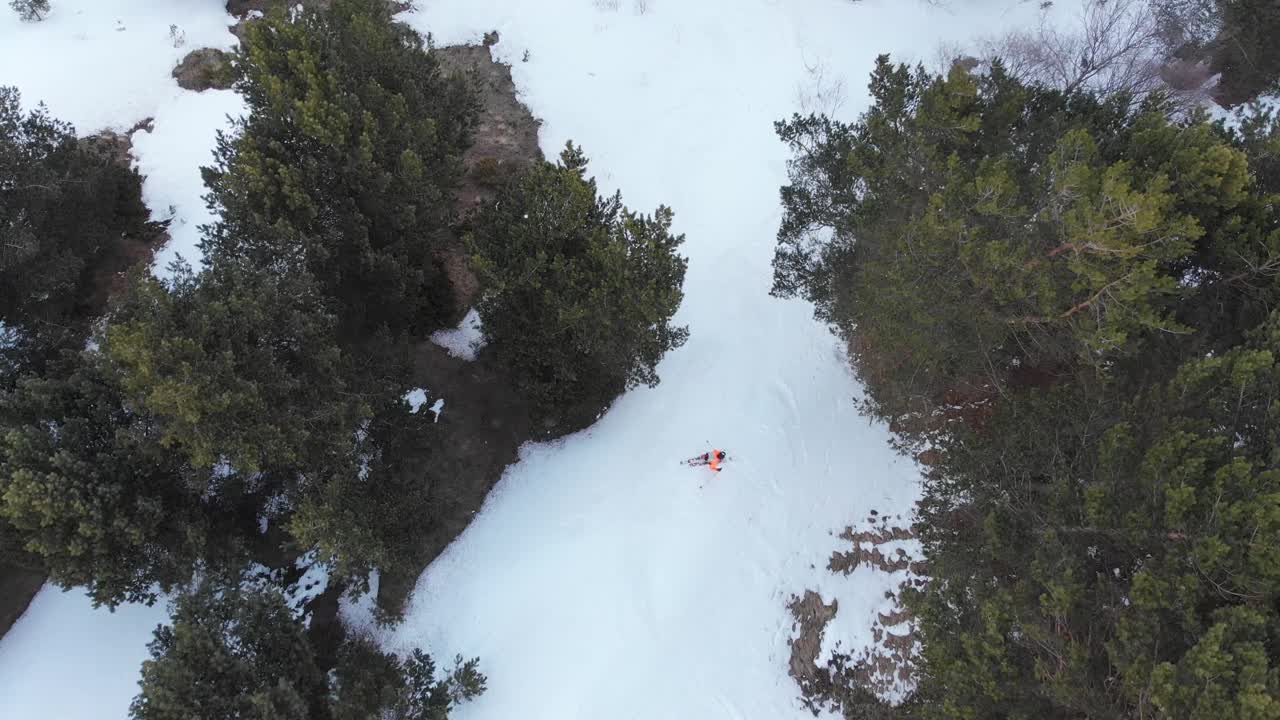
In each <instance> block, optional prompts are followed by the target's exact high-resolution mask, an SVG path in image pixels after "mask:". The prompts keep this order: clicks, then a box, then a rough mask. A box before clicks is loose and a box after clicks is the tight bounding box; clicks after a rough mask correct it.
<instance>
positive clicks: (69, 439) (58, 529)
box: [0, 357, 234, 605]
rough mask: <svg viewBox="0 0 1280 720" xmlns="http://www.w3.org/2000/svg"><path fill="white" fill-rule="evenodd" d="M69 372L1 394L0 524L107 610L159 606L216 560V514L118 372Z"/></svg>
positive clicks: (82, 368)
mask: <svg viewBox="0 0 1280 720" xmlns="http://www.w3.org/2000/svg"><path fill="white" fill-rule="evenodd" d="M67 362H68V363H69V364H70V366H71V367H70V369H69V370H67V371H65V372H58V373H50V374H49V376H47V377H44V378H36V377H26V378H24V379H23V380H22V382H21V383H20V384H19V385H18V387H17V388H16V389H15V390H14V391H13V392H11V393H8V394H0V415H2V416H3V417H5V418H6V420H7V427H6V428H4V429H3V431H2V432H0V516H3V518H4V519H5V520H6V521H7V522H9V523H12V526H13V527H14V528H16V530H17V531H18V537H19V538H20V539H21V542H22V545H23V548H24V549H25V550H26V551H28V552H30V553H33V554H34V555H35V556H36V557H38V558H39V559H40V560H41V561H42V563H43V564H44V565H45V566H46V567H47V568H48V569H49V572H50V573H51V576H52V578H53V580H55V581H56V582H58V583H59V584H61V585H63V586H64V587H67V588H70V587H74V586H77V585H84V586H87V587H88V588H89V591H90V594H91V595H92V597H93V598H94V601H95V602H97V603H106V604H111V605H114V604H116V603H119V602H123V601H139V600H142V601H150V600H153V599H154V598H155V597H156V593H155V586H157V585H158V586H159V587H160V588H161V589H162V590H167V589H170V588H172V587H174V586H175V585H177V584H180V583H183V582H185V581H186V580H188V579H189V578H190V576H191V573H192V572H193V571H194V568H195V567H196V565H197V564H198V562H199V560H200V559H201V558H202V557H204V556H205V555H204V551H205V543H206V541H207V540H208V538H209V535H210V532H211V530H212V528H211V527H210V521H209V518H208V514H212V513H211V512H209V511H211V510H212V508H211V507H210V506H211V505H213V504H215V503H214V502H209V503H206V502H205V501H202V499H201V497H200V495H199V494H198V493H196V492H193V490H192V489H191V488H190V482H191V480H192V479H193V478H192V477H190V476H189V475H188V474H187V473H186V469H185V467H184V465H183V464H182V463H181V462H180V461H179V460H178V459H177V458H175V457H174V456H173V454H172V453H170V452H168V451H166V450H165V449H164V448H163V447H162V446H161V445H160V443H159V438H158V437H157V434H156V431H155V428H154V426H153V425H152V424H151V423H150V422H149V421H148V419H147V418H145V417H142V416H139V415H138V414H137V413H135V412H134V411H133V410H132V409H131V408H130V406H129V404H128V403H127V402H126V401H125V399H124V396H123V393H122V391H121V389H120V386H119V380H118V378H116V377H115V376H114V374H113V372H112V370H111V368H110V367H109V366H108V365H106V364H105V363H103V362H101V359H100V358H93V357H88V358H83V359H82V358H71V359H69V360H68V361H67ZM214 547H215V548H218V549H217V550H216V551H215V554H220V553H224V552H225V553H227V554H234V550H233V546H232V543H229V542H227V541H226V540H222V541H219V542H218V543H217V544H216V545H215V546H214ZM211 557H212V556H211Z"/></svg>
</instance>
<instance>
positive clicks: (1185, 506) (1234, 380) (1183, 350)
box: [775, 59, 1280, 718]
mask: <svg viewBox="0 0 1280 720" xmlns="http://www.w3.org/2000/svg"><path fill="white" fill-rule="evenodd" d="M871 90H872V95H873V97H874V98H875V105H874V106H873V107H872V108H871V109H870V110H869V111H868V112H867V113H866V114H865V115H864V116H863V117H862V118H861V119H860V120H859V121H858V122H857V123H853V124H848V125H846V124H842V123H838V122H834V121H831V120H829V119H827V118H821V117H809V118H799V117H797V118H793V120H792V121H790V122H788V123H781V124H780V125H779V131H780V133H781V135H782V137H783V138H784V139H785V140H786V141H788V142H789V143H791V144H792V147H793V149H794V150H795V151H796V154H797V155H796V158H795V160H794V161H793V163H792V167H791V184H790V185H788V186H787V187H786V188H784V189H783V201H784V206H785V208H786V211H787V212H786V215H785V217H784V221H783V226H782V228H781V230H780V232H779V245H778V252H777V254H776V256H775V292H776V293H777V294H779V295H784V296H785V295H800V296H803V297H806V298H809V299H811V300H813V301H814V302H815V305H816V308H817V313H818V316H819V317H820V318H821V319H823V320H826V321H828V322H831V323H832V324H834V325H835V326H836V327H837V329H838V330H839V332H840V333H841V334H842V336H843V337H844V339H845V340H846V341H847V342H848V343H849V345H850V348H851V350H852V351H853V360H854V362H855V367H856V369H857V370H858V372H859V373H860V375H861V376H862V377H863V379H864V381H865V384H866V387H867V390H868V394H869V396H870V401H869V403H868V406H869V409H870V410H871V411H873V412H875V413H878V414H880V415H881V416H884V417H886V418H890V419H892V420H894V421H896V422H895V424H894V425H893V428H894V431H895V439H896V440H897V441H898V442H899V443H900V444H901V445H903V446H905V447H918V446H920V445H923V444H925V443H928V445H929V446H930V447H931V448H932V450H933V452H932V453H931V455H932V456H933V459H932V460H931V464H930V467H929V468H928V472H927V481H926V485H925V489H924V495H923V498H922V500H921V504H920V510H919V522H918V523H917V526H916V527H917V530H918V532H919V535H920V539H921V542H922V543H923V545H924V548H925V554H926V556H927V557H928V562H929V574H930V576H931V578H932V580H931V582H930V584H929V586H928V587H927V588H926V589H924V590H921V591H914V592H909V593H908V594H907V602H908V605H909V606H910V608H911V609H912V610H913V612H914V614H915V617H916V619H917V621H918V637H919V639H920V640H921V642H922V643H923V651H922V656H921V658H920V660H921V663H920V668H921V678H920V684H919V692H918V697H917V702H916V704H915V705H913V707H914V708H915V710H914V711H913V712H916V711H918V712H919V713H921V714H922V715H923V716H924V717H930V718H1000V717H1044V718H1070V717H1097V718H1112V717H1114V718H1120V717H1168V718H1208V717H1228V718H1244V717H1278V716H1280V715H1277V713H1280V708H1277V707H1276V705H1275V703H1274V702H1273V700H1272V699H1273V698H1274V697H1276V695H1277V682H1280V680H1278V678H1280V670H1278V669H1277V668H1280V654H1277V653H1276V652H1275V648H1276V647H1277V645H1276V643H1274V642H1273V640H1274V638H1273V637H1272V636H1273V635H1274V628H1275V627H1277V626H1278V623H1277V615H1276V612H1277V610H1276V608H1277V607H1280V606H1278V605H1277V602H1276V600H1277V597H1276V595H1275V593H1276V588H1280V583H1277V580H1278V579H1280V577H1277V576H1276V574H1275V573H1276V572H1277V568H1280V565H1278V564H1277V559H1276V557H1273V555H1274V554H1275V553H1274V552H1273V547H1275V546H1276V544H1277V542H1276V540H1277V539H1278V538H1280V514H1277V513H1276V512H1275V509H1276V508H1277V507H1280V494H1278V493H1280V485H1277V478H1280V474H1277V473H1278V472H1280V469H1278V468H1277V466H1276V458H1275V453H1274V451H1273V448H1274V447H1275V446H1276V441H1277V440H1280V438H1276V437H1275V427H1277V424H1276V422H1275V419H1274V418H1273V417H1272V415H1273V414H1274V413H1275V412H1276V410H1275V408H1276V407H1277V404H1276V402H1275V400H1276V392H1277V385H1276V379H1277V378H1276V375H1275V372H1276V368H1277V365H1276V361H1275V357H1277V356H1278V355H1277V353H1280V344H1277V343H1280V330H1277V328H1278V327H1280V319H1277V318H1276V317H1274V316H1273V315H1272V308H1274V307H1275V306H1276V305H1275V303H1276V301H1277V299H1280V298H1277V292H1280V286H1278V285H1277V284H1276V283H1275V275H1276V271H1275V268H1276V267H1280V218H1277V216H1276V214H1275V211H1274V208H1275V207H1277V204H1276V200H1275V199H1276V191H1277V190H1280V183H1278V182H1277V181H1278V180H1280V175H1277V173H1276V172H1275V161H1274V156H1275V153H1274V148H1275V141H1274V138H1275V137H1276V136H1277V132H1278V129H1277V126H1276V124H1275V123H1274V121H1273V120H1272V119H1270V118H1266V117H1257V118H1251V119H1247V120H1246V121H1245V122H1244V123H1243V124H1242V126H1241V130H1240V131H1239V132H1229V131H1226V130H1225V129H1224V128H1222V127H1221V126H1211V125H1209V124H1207V123H1205V122H1204V121H1203V119H1202V118H1196V117H1193V118H1185V119H1182V120H1178V121H1171V120H1170V119H1169V115H1168V113H1166V112H1165V108H1164V107H1163V106H1162V105H1161V104H1160V102H1159V101H1158V99H1152V100H1151V101H1148V102H1147V103H1145V104H1143V105H1140V106H1137V107H1134V106H1133V104H1132V103H1130V102H1129V100H1128V99H1127V98H1122V97H1117V98H1107V99H1098V98H1095V97H1091V96H1088V95H1081V94H1063V93H1060V92H1056V91H1050V90H1045V89H1042V88H1035V87H1026V86H1023V85H1022V84H1020V83H1019V82H1017V81H1016V80H1013V79H1011V78H1009V77H1008V76H1006V75H1005V74H1004V73H1003V71H1002V70H1001V68H1000V66H999V64H998V63H997V64H996V65H995V66H993V67H992V68H991V71H990V72H989V73H988V74H986V75H984V76H981V77H975V76H972V75H970V74H968V73H965V72H963V71H961V70H953V71H952V72H951V73H950V74H949V75H948V76H947V77H945V78H944V77H938V76H931V75H929V74H928V73H925V72H924V71H923V70H915V71H913V70H911V69H909V68H906V67H901V66H899V67H894V66H892V65H890V64H889V63H888V61H887V59H882V60H881V62H880V63H879V64H878V66H877V68H876V71H875V73H874V74H873V76H872V82H871Z"/></svg>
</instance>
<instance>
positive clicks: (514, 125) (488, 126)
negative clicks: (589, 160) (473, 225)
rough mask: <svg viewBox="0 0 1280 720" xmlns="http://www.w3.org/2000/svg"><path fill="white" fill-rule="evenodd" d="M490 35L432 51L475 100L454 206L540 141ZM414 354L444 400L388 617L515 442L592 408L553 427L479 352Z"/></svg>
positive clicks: (497, 179) (487, 194) (450, 263)
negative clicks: (414, 536) (463, 356)
mask: <svg viewBox="0 0 1280 720" xmlns="http://www.w3.org/2000/svg"><path fill="white" fill-rule="evenodd" d="M498 41H499V38H498V34H497V33H496V32H493V33H489V34H487V35H486V36H485V42H484V44H482V45H458V46H451V47H443V48H435V49H433V50H432V52H434V53H436V54H437V56H438V57H439V58H440V61H441V64H442V66H443V68H444V70H445V72H450V73H463V74H465V75H466V76H467V77H468V78H469V79H470V81H471V82H472V83H474V84H475V87H476V91H477V93H478V95H479V99H480V114H479V117H478V118H477V123H476V128H475V132H474V134H473V137H472V145H471V147H470V148H469V149H468V150H467V151H466V153H464V155H463V164H464V167H465V173H464V176H463V179H462V184H461V187H460V188H459V191H458V196H457V209H458V212H459V214H460V215H465V214H466V213H468V212H470V211H471V210H473V209H474V208H475V207H476V206H477V205H479V204H481V203H483V202H485V201H486V200H488V199H491V198H492V197H493V196H494V195H493V193H494V190H495V188H496V187H497V185H498V184H499V183H501V182H502V181H503V180H504V179H506V178H509V177H512V176H514V175H516V174H518V173H519V172H521V171H523V170H524V169H525V168H527V167H528V166H529V165H531V164H533V163H535V162H539V161H541V160H542V152H541V150H540V149H539V147H538V128H539V125H540V123H539V121H538V120H537V119H536V118H534V117H533V113H532V112H530V111H529V108H528V107H526V106H525V105H524V104H523V103H521V102H520V100H519V98H518V97H517V93H516V86H515V83H514V82H513V81H512V79H511V67H510V66H509V65H504V64H502V63H499V62H497V61H495V60H494V59H493V56H492V54H491V53H490V51H489V48H490V47H491V46H493V45H494V44H496V43H497V42H498ZM442 255H443V257H442V259H443V260H444V263H445V268H446V269H447V270H448V272H449V277H450V279H451V280H452V281H453V285H454V289H455V292H456V294H457V298H456V299H457V306H458V308H459V309H460V311H461V312H465V311H466V309H467V308H469V307H471V306H472V305H473V300H474V298H475V294H476V292H478V291H479V282H478V281H477V280H476V278H475V276H474V275H473V274H472V273H471V271H470V269H469V268H468V266H467V257H466V254H465V252H464V251H463V249H462V245H461V242H460V241H458V242H455V243H454V244H453V245H452V246H451V247H449V248H447V249H446V250H445V252H444V253H442ZM458 319H459V320H460V319H461V318H460V317H459V318H458ZM415 363H416V366H415V369H414V374H415V382H417V383H418V384H420V385H421V386H422V387H428V388H431V392H432V395H433V397H440V398H443V399H445V401H446V403H447V405H446V408H447V409H446V410H445V412H444V414H443V415H442V416H441V418H440V421H439V423H438V426H437V430H438V433H439V437H438V438H437V439H436V440H435V441H433V442H432V443H431V457H430V462H431V466H432V469H433V472H432V476H433V478H435V479H434V480H433V484H432V486H431V488H430V490H429V507H428V508H427V510H426V513H425V514H426V515H427V516H428V517H430V518H432V524H431V527H430V528H429V529H428V530H427V532H426V533H425V535H424V537H423V539H422V541H421V546H420V548H419V552H418V553H417V558H416V559H417V560H418V562H417V563H415V564H418V565H420V569H419V571H418V572H415V573H413V574H412V575H406V576H403V577H396V576H390V575H387V574H383V576H382V577H381V581H380V583H379V587H378V606H379V608H381V609H382V610H383V611H384V612H385V613H388V614H390V615H392V616H394V615H395V613H396V612H397V611H398V610H399V609H400V608H402V607H403V604H404V601H405V600H406V599H407V598H408V595H409V593H410V592H412V590H413V586H414V583H415V582H416V581H417V579H418V575H420V574H421V568H425V567H426V566H427V565H428V564H430V563H431V561H432V560H434V559H435V558H436V557H437V556H438V555H439V554H440V553H441V552H443V551H444V549H445V548H446V547H448V546H449V543H451V542H453V540H454V539H455V538H456V537H458V535H460V534H461V533H462V531H463V530H465V529H466V527H467V525H469V524H470V523H471V519H472V518H473V517H475V514H476V513H477V512H478V511H479V510H480V506H481V505H482V504H483V503H484V499H485V496H486V495H488V493H489V490H490V489H491V488H492V487H493V485H494V484H495V483H497V481H498V479H499V478H500V477H502V473H503V471H504V470H505V469H506V467H507V466H508V465H509V464H511V463H512V462H514V461H515V460H516V458H517V452H518V450H519V448H520V446H521V445H522V444H524V443H525V442H527V441H529V440H534V439H540V440H542V439H548V438H550V437H557V436H560V435H564V434H567V433H569V432H573V431H575V430H578V429H581V428H582V427H585V426H586V425H589V424H590V421H591V419H592V418H594V417H595V416H596V415H597V414H598V411H599V408H594V409H593V408H586V409H584V411H583V412H581V413H578V414H577V415H576V416H568V417H566V418H563V419H562V421H561V422H560V423H559V424H557V425H555V426H547V425H545V424H541V423H535V422H534V421H533V419H532V414H531V412H530V410H529V408H528V406H527V405H526V403H525V402H524V401H523V399H522V398H521V396H520V393H519V392H518V391H517V389H516V387H515V385H514V384H513V383H512V382H511V380H510V379H509V378H508V377H507V376H506V373H505V372H504V371H503V369H502V367H501V366H499V365H498V364H497V363H496V362H494V361H493V359H492V358H491V357H490V356H489V354H488V353H486V352H484V351H481V353H480V354H479V356H478V357H477V358H476V359H475V360H474V361H470V362H468V361H465V360H460V359H458V358H455V357H453V356H452V355H450V354H449V353H448V352H446V351H445V350H444V349H442V348H440V347H437V346H436V345H434V344H431V343H422V344H421V345H419V347H418V350H417V354H416V358H415Z"/></svg>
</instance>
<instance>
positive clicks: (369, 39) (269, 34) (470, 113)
mask: <svg viewBox="0 0 1280 720" xmlns="http://www.w3.org/2000/svg"><path fill="white" fill-rule="evenodd" d="M247 33H248V34H247V36H246V38H245V40H244V42H243V43H242V45H241V47H240V49H239V50H238V51H237V53H236V55H235V58H234V64H235V67H236V68H237V71H238V73H239V77H240V79H239V81H238V82H237V83H236V89H237V90H238V91H239V92H241V93H242V94H243V95H244V97H245V101H246V104H247V106H248V109H249V114H248V116H247V117H245V118H243V119H241V120H239V121H237V123H236V132H235V134H234V135H233V136H229V137H221V138H220V139H219V141H218V149H217V152H216V156H215V159H216V166H215V167H214V168H213V169H209V170H206V172H205V179H206V182H207V183H208V184H209V187H210V188H211V190H212V195H211V197H212V202H213V203H214V205H215V207H216V208H217V209H218V210H219V211H220V213H221V219H220V220H219V221H218V222H217V223H216V224H215V225H214V227H213V228H212V231H211V233H210V234H209V235H208V237H207V238H206V239H205V241H204V250H205V252H206V255H207V257H208V261H209V262H216V261H217V259H218V258H219V257H223V256H226V257H234V258H237V259H240V260H242V261H244V262H247V263H249V264H252V265H255V266H263V267H266V266H270V265H271V264H272V263H275V262H278V261H279V260H280V259H282V258H290V259H293V260H297V261H300V262H301V263H302V264H303V265H304V267H305V268H306V269H307V270H308V272H310V273H311V274H312V275H313V276H314V277H315V278H316V280H317V282H318V283H319V285H320V287H321V289H322V291H323V293H324V294H325V295H326V296H328V297H331V298H334V299H335V300H336V301H337V302H336V304H335V307H336V308H338V311H339V319H340V321H341V325H340V327H341V329H342V331H343V336H344V337H353V336H357V337H358V336H362V335H366V334H369V333H371V332H372V331H374V330H376V329H377V328H379V327H384V326H385V327H387V328H389V329H390V330H391V331H392V332H394V333H400V332H406V331H407V332H412V333H423V332H429V331H431V330H434V329H436V328H438V327H440V326H441V325H442V324H443V323H444V322H445V321H446V320H448V319H449V318H450V317H451V316H452V314H453V312H454V307H453V299H452V290H451V287H450V285H449V282H448V279H447V277H446V276H445V274H444V271H443V266H442V263H441V261H440V259H439V257H438V256H437V252H438V251H439V250H440V249H441V248H442V243H444V242H445V240H446V238H447V237H448V229H449V225H450V223H451V222H452V220H453V203H454V199H453V190H454V188H455V186H456V184H457V181H458V178H459V177H460V173H461V161H460V154H461V152H462V150H463V149H464V147H465V146H466V144H467V143H468V141H469V136H470V131H471V128H472V126H473V124H474V121H475V113H476V102H477V101H476V98H475V96H474V93H473V92H472V89H471V88H470V86H469V85H467V84H466V83H465V82H464V81H463V80H462V79H461V78H460V77H447V76H445V75H443V74H442V72H441V70H440V67H439V64H438V62H437V61H436V58H435V56H434V55H433V54H432V53H430V52H428V51H427V48H425V47H424V43H423V40H422V38H421V37H419V36H418V35H417V34H416V33H415V32H413V31H412V30H411V29H409V28H408V27H406V26H404V25H402V24H399V23H395V22H393V21H392V19H391V11H390V8H389V7H388V4H387V3H385V2H383V1H382V0H335V1H334V2H333V3H330V4H329V6H328V7H327V9H306V10H303V11H302V12H301V14H300V15H299V16H298V17H297V19H295V20H290V19H289V17H288V16H287V15H286V14H285V12H284V11H283V10H279V11H277V12H275V13H273V14H272V15H271V16H269V17H268V18H267V19H266V20H264V21H262V22H258V23H253V24H252V25H250V26H249V28H248V31H247Z"/></svg>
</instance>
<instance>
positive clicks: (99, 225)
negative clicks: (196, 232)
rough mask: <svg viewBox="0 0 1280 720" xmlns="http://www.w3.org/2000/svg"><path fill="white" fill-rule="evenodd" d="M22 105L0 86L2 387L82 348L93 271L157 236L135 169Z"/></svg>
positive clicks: (96, 302) (96, 299) (94, 296)
mask: <svg viewBox="0 0 1280 720" xmlns="http://www.w3.org/2000/svg"><path fill="white" fill-rule="evenodd" d="M20 101H21V97H20V95H19V94H18V92H17V90H15V89H13V88H6V87H0V334H2V335H3V336H4V337H3V338H0V371H3V372H4V374H3V375H0V387H6V386H10V387H11V386H12V383H13V382H14V381H15V380H16V377H17V373H18V372H20V371H23V370H32V371H37V372H38V371H39V370H40V369H41V368H42V367H43V363H44V362H45V361H47V360H48V359H50V358H52V357H55V356H56V355H57V354H58V350H59V349H61V348H67V347H69V348H77V349H78V347H79V346H80V345H82V344H83V338H84V336H85V335H86V334H87V331H88V330H87V325H88V322H87V321H88V319H89V318H91V317H92V316H93V315H95V314H97V312H98V311H100V310H101V305H102V302H103V300H102V298H101V297H100V295H101V293H100V290H99V289H98V288H96V287H95V286H94V273H95V271H101V270H102V269H103V266H104V264H106V263H107V262H108V261H109V260H112V259H113V257H114V256H116V255H119V254H120V243H121V241H122V238H124V237H129V236H132V237H134V238H137V237H139V236H140V235H143V234H145V233H148V232H150V231H152V230H153V229H154V228H152V226H151V225H150V224H149V223H148V221H147V209H146V207H145V206H144V205H143V203H142V182H141V178H139V176H138V174H137V173H136V172H134V171H132V170H130V169H128V168H127V167H124V166H123V165H122V164H120V163H119V162H117V161H116V160H115V159H114V158H112V157H110V156H109V155H108V154H106V153H105V152H104V151H102V150H100V149H99V148H98V147H97V146H96V145H94V144H91V143H85V142H81V141H78V140H77V139H76V136H75V132H74V131H73V129H72V128H71V126H69V125H67V124H66V123H61V122H58V121H57V120H54V119H52V118H50V117H49V115H48V113H47V112H46V111H45V110H44V108H43V107H40V108H38V109H36V110H35V111H32V112H30V113H26V114H24V113H23V112H22V109H21V103H20Z"/></svg>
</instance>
